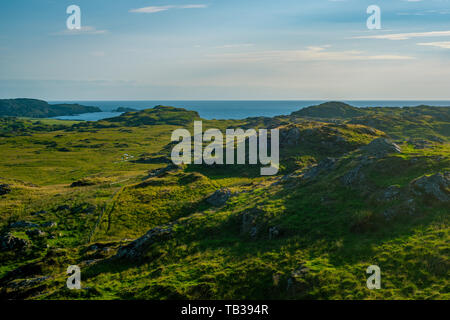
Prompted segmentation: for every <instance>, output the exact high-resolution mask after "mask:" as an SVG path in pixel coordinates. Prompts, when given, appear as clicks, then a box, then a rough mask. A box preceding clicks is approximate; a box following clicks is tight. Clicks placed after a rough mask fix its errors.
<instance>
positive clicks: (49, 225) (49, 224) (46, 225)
mask: <svg viewBox="0 0 450 320" xmlns="http://www.w3.org/2000/svg"><path fill="white" fill-rule="evenodd" d="M41 226H42V227H43V228H56V227H57V226H58V224H57V223H56V222H53V221H49V222H44V223H43V224H42V225H41Z"/></svg>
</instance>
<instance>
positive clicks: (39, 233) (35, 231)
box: [25, 229, 45, 237]
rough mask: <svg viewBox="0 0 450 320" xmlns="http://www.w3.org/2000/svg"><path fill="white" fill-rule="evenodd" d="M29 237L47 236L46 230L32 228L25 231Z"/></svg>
mask: <svg viewBox="0 0 450 320" xmlns="http://www.w3.org/2000/svg"><path fill="white" fill-rule="evenodd" d="M25 233H26V234H27V236H29V237H43V236H45V232H43V231H42V230H39V229H31V230H27V231H26V232H25Z"/></svg>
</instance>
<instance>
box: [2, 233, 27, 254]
mask: <svg viewBox="0 0 450 320" xmlns="http://www.w3.org/2000/svg"><path fill="white" fill-rule="evenodd" d="M28 245H29V242H28V241H27V240H25V239H21V238H17V237H15V236H13V235H12V234H10V233H7V234H6V235H4V236H2V237H0V251H12V250H21V249H23V248H25V247H27V246H28Z"/></svg>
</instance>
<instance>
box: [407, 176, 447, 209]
mask: <svg viewBox="0 0 450 320" xmlns="http://www.w3.org/2000/svg"><path fill="white" fill-rule="evenodd" d="M449 188H450V172H445V173H436V174H434V175H431V176H423V177H420V178H418V179H416V180H413V181H412V182H411V190H412V192H413V193H414V194H416V195H427V196H431V197H433V198H434V199H437V200H439V201H442V202H449V201H450V192H449Z"/></svg>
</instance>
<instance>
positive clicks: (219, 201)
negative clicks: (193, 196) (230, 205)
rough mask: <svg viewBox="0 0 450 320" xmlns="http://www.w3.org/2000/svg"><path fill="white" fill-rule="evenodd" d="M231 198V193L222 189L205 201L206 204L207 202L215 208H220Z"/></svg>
mask: <svg viewBox="0 0 450 320" xmlns="http://www.w3.org/2000/svg"><path fill="white" fill-rule="evenodd" d="M230 197H231V191H230V190H228V189H226V188H223V189H219V190H217V191H216V192H214V193H213V194H212V195H211V196H209V197H208V198H207V199H206V202H208V203H209V204H210V205H212V206H215V207H222V206H224V205H225V204H226V203H227V201H228V199H230Z"/></svg>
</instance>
